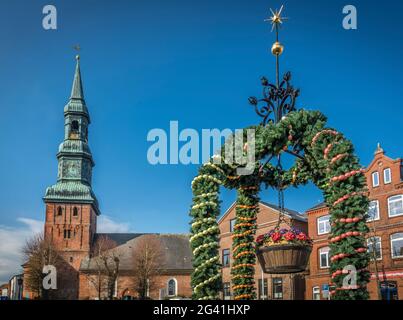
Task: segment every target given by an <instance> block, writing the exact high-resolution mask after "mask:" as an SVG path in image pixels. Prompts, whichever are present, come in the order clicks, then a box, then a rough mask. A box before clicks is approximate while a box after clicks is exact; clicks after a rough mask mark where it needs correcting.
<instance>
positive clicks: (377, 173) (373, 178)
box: [372, 171, 379, 187]
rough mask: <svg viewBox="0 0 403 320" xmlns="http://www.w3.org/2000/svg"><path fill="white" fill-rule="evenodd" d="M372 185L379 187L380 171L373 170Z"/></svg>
mask: <svg viewBox="0 0 403 320" xmlns="http://www.w3.org/2000/svg"><path fill="white" fill-rule="evenodd" d="M375 177H376V178H377V180H378V183H375ZM372 186H373V187H379V172H378V171H375V172H372Z"/></svg>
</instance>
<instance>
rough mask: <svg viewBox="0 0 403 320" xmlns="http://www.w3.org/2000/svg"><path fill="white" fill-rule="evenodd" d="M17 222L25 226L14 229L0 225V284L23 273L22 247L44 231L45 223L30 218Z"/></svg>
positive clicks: (19, 219) (20, 219)
mask: <svg viewBox="0 0 403 320" xmlns="http://www.w3.org/2000/svg"><path fill="white" fill-rule="evenodd" d="M17 221H18V222H21V223H22V224H23V225H22V226H20V227H13V228H11V227H7V226H4V225H0V283H4V282H7V281H8V280H9V279H10V277H11V276H12V275H14V274H17V273H19V272H21V271H22V269H21V264H22V263H23V261H22V259H23V257H22V253H21V249H22V247H23V246H24V244H25V242H26V241H27V240H28V239H29V238H31V237H32V236H34V235H35V234H38V233H40V232H42V231H43V221H40V220H34V219H29V218H18V219H17Z"/></svg>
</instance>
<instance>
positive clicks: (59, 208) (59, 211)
mask: <svg viewBox="0 0 403 320" xmlns="http://www.w3.org/2000/svg"><path fill="white" fill-rule="evenodd" d="M62 214H63V209H62V207H57V215H58V216H61V215H62Z"/></svg>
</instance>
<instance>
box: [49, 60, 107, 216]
mask: <svg viewBox="0 0 403 320" xmlns="http://www.w3.org/2000/svg"><path fill="white" fill-rule="evenodd" d="M89 124H90V115H89V113H88V109H87V106H86V103H85V100H84V92H83V84H82V80H81V71H80V58H79V56H77V57H76V70H75V73H74V79H73V86H72V90H71V96H70V99H69V101H68V103H67V104H66V106H65V107H64V141H63V142H62V143H61V144H60V146H59V152H58V153H57V160H58V162H59V166H58V168H59V169H58V176H57V183H56V184H55V185H53V186H51V187H49V188H47V189H46V194H45V197H44V200H45V202H66V203H72V202H77V203H91V204H93V206H94V208H95V211H96V212H97V213H98V214H99V209H98V201H97V199H96V197H95V195H94V193H93V191H92V187H91V182H92V168H93V167H94V165H95V164H94V160H93V159H92V153H91V150H90V147H89V146H88V126H89Z"/></svg>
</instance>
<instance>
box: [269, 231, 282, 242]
mask: <svg viewBox="0 0 403 320" xmlns="http://www.w3.org/2000/svg"><path fill="white" fill-rule="evenodd" d="M271 239H272V240H273V241H274V242H277V241H279V240H280V239H281V234H280V232H274V233H273V234H272V235H271Z"/></svg>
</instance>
